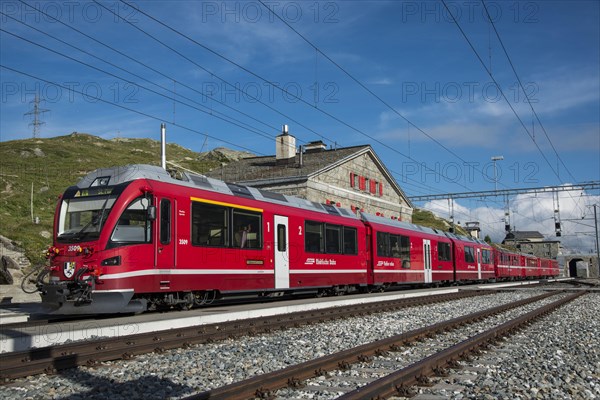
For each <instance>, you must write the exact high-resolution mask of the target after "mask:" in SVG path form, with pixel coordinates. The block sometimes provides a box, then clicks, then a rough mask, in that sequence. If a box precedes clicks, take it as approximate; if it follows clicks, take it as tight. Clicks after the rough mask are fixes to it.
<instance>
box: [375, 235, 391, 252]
mask: <svg viewBox="0 0 600 400" xmlns="http://www.w3.org/2000/svg"><path fill="white" fill-rule="evenodd" d="M377 255H378V256H379V257H389V256H390V234H389V233H385V232H377Z"/></svg>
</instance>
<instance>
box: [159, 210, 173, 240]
mask: <svg viewBox="0 0 600 400" xmlns="http://www.w3.org/2000/svg"><path fill="white" fill-rule="evenodd" d="M160 243H161V244H169V243H171V200H168V199H162V200H161V201H160Z"/></svg>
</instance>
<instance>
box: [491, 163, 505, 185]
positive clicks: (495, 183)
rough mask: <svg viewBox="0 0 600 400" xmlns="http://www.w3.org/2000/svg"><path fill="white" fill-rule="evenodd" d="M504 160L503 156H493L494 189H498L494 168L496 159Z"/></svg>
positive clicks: (496, 172)
mask: <svg viewBox="0 0 600 400" xmlns="http://www.w3.org/2000/svg"><path fill="white" fill-rule="evenodd" d="M502 160H504V156H493V157H492V162H493V163H494V190H495V191H498V177H497V176H498V171H497V170H496V161H502Z"/></svg>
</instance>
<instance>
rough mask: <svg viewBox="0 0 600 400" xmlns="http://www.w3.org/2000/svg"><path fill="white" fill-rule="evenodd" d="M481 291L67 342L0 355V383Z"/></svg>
mask: <svg viewBox="0 0 600 400" xmlns="http://www.w3.org/2000/svg"><path fill="white" fill-rule="evenodd" d="M488 294H491V293H490V292H485V291H463V292H457V293H449V294H441V295H433V296H419V297H412V298H405V299H396V300H391V301H389V300H388V301H378V302H373V303H366V304H353V305H348V306H338V307H331V308H326V309H322V310H311V311H303V312H297V313H290V314H286V315H276V316H268V317H258V318H251V319H247V320H236V321H229V322H224V323H216V324H208V325H201V326H193V327H187V328H178V329H171V330H166V331H159V332H153V333H144V334H134V335H127V336H122V337H114V338H103V339H97V340H90V341H81V342H73V343H66V344H61V345H56V346H49V347H43V348H33V349H30V350H24V351H17V352H10V353H3V354H0V384H2V383H6V382H8V381H10V379H15V378H21V377H25V376H30V375H36V374H42V373H46V374H53V373H56V372H57V371H60V370H64V369H68V368H74V367H77V366H80V365H88V366H93V365H96V364H98V363H100V362H104V361H112V360H118V359H130V358H132V357H134V356H136V355H140V354H146V353H151V352H163V351H165V350H168V349H174V348H181V347H189V346H191V345H194V344H201V343H208V342H212V341H217V340H223V339H227V338H234V337H240V336H244V335H248V334H253V333H260V332H270V331H273V330H278V329H286V328H289V327H297V326H301V325H306V324H312V323H318V322H325V321H329V320H334V319H340V318H349V317H352V316H357V315H366V314H372V313H380V312H384V311H393V310H397V309H400V308H405V307H412V306H418V305H425V304H433V303H438V302H446V301H452V300H458V299H462V298H466V297H473V296H481V295H488Z"/></svg>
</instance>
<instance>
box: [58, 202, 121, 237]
mask: <svg viewBox="0 0 600 400" xmlns="http://www.w3.org/2000/svg"><path fill="white" fill-rule="evenodd" d="M116 199H117V196H115V195H104V196H93V197H79V198H78V197H75V198H71V199H65V200H63V201H62V204H61V207H60V216H59V220H58V226H57V228H58V232H57V240H58V241H59V242H66V243H78V242H85V241H90V240H96V239H98V238H99V237H100V232H101V230H102V227H103V226H104V223H105V222H106V219H107V218H108V215H109V214H110V210H111V209H112V206H113V205H114V203H115V201H116Z"/></svg>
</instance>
